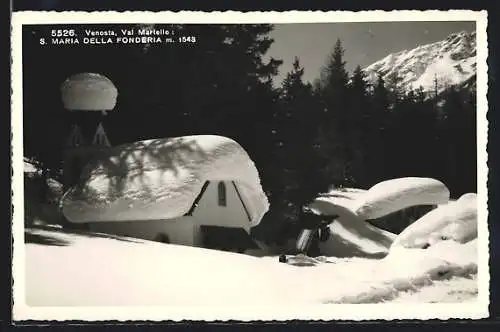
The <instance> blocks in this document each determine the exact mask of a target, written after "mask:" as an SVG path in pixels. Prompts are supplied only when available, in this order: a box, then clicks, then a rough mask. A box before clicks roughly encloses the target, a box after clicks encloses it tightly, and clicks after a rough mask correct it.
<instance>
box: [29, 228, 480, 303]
mask: <svg viewBox="0 0 500 332" xmlns="http://www.w3.org/2000/svg"><path fill="white" fill-rule="evenodd" d="M26 234H27V235H26V239H27V240H26V242H27V244H26V251H25V255H26V265H25V266H26V271H25V278H26V284H25V292H26V304H27V305H30V306H145V305H155V306H176V307H179V306H193V305H194V306H197V305H198V306H210V307H213V306H228V307H229V306H262V305H265V306H267V305H269V306H270V308H271V307H272V306H274V307H276V306H279V308H282V309H284V308H286V307H287V306H290V305H311V304H312V305H314V304H324V303H376V302H382V301H387V300H390V299H393V298H397V297H398V295H399V294H401V293H403V292H407V291H409V290H412V291H418V289H420V288H422V287H425V286H428V285H432V283H433V282H434V281H436V280H442V279H446V278H450V277H452V276H459V277H467V276H470V275H471V274H474V273H476V271H477V265H476V263H475V261H473V257H476V256H477V255H476V248H475V241H471V242H470V243H468V244H466V245H462V244H458V243H456V242H453V241H448V242H450V243H443V244H442V245H441V246H435V247H432V248H429V249H428V250H409V249H404V248H402V249H401V250H399V251H398V252H394V253H391V254H390V255H389V256H387V257H386V258H384V259H381V260H380V259H361V258H353V259H335V258H330V259H328V262H329V263H324V264H319V265H317V266H312V267H299V266H292V265H288V264H282V263H278V259H277V257H264V258H256V257H251V256H247V255H242V254H234V253H228V252H222V251H215V250H209V249H201V248H194V247H187V246H177V245H169V244H162V243H156V242H148V241H142V240H137V239H132V238H124V237H111V236H108V235H105V234H93V233H80V234H76V233H67V231H64V230H50V229H49V228H44V229H28V230H27V233H26ZM191 309H192V308H191ZM166 312H168V310H167V311H166Z"/></svg>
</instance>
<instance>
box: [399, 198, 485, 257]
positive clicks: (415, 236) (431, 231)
mask: <svg viewBox="0 0 500 332" xmlns="http://www.w3.org/2000/svg"><path fill="white" fill-rule="evenodd" d="M476 237H477V201H476V199H475V195H474V194H465V195H464V196H462V197H461V198H460V199H458V200H457V201H454V202H450V203H448V204H446V205H442V206H439V207H438V208H436V209H434V210H432V211H431V212H429V213H427V214H426V215H424V216H423V217H422V218H420V219H419V220H417V221H416V222H414V223H413V224H411V225H410V226H408V227H407V228H406V229H405V230H404V231H403V232H401V234H399V236H398V237H397V238H396V239H395V240H394V243H393V244H392V247H401V246H402V247H407V248H425V247H428V246H432V245H434V244H435V243H437V242H440V241H444V240H454V241H456V242H459V243H466V242H469V241H471V240H474V239H475V238H476ZM391 250H392V249H391Z"/></svg>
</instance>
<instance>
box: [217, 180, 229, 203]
mask: <svg viewBox="0 0 500 332" xmlns="http://www.w3.org/2000/svg"><path fill="white" fill-rule="evenodd" d="M218 192H219V206H226V205H227V199H226V184H225V183H224V182H219V185H218Z"/></svg>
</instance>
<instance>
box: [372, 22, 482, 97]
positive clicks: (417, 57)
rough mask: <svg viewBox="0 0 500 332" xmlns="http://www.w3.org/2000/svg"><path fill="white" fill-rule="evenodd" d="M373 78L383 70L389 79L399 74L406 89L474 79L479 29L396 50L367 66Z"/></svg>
mask: <svg viewBox="0 0 500 332" xmlns="http://www.w3.org/2000/svg"><path fill="white" fill-rule="evenodd" d="M364 71H365V73H366V74H367V80H368V81H369V82H372V83H374V82H376V81H377V77H378V75H379V74H382V76H383V78H384V79H385V80H386V81H387V80H390V78H391V76H393V75H396V76H397V77H399V78H400V79H401V81H400V83H399V84H400V85H401V87H402V88H403V89H404V90H409V89H418V88H419V87H420V86H421V87H422V88H423V89H424V90H425V91H434V90H435V87H436V81H437V88H438V92H440V91H442V90H443V89H445V88H446V87H449V86H452V85H463V84H464V83H466V82H467V83H468V82H471V79H473V78H474V77H475V74H476V32H466V31H462V32H458V33H453V34H451V35H449V36H448V37H447V38H446V39H444V40H441V41H438V42H434V43H431V44H427V45H422V46H418V47H416V48H414V49H412V50H404V51H400V52H397V53H392V54H389V55H388V56H386V57H385V58H383V59H382V60H379V61H377V62H375V63H373V64H371V65H370V66H368V67H366V68H365V69H364Z"/></svg>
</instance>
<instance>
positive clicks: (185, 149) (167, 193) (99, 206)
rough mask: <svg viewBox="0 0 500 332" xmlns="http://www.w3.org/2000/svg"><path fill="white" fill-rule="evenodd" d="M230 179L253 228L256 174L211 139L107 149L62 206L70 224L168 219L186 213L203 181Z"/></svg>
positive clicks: (233, 149)
mask: <svg viewBox="0 0 500 332" xmlns="http://www.w3.org/2000/svg"><path fill="white" fill-rule="evenodd" d="M207 180H208V181H217V180H219V181H220V180H231V181H232V180H234V181H235V182H236V185H237V186H238V189H239V191H240V193H241V196H242V197H243V199H244V200H245V203H246V204H247V208H248V210H249V213H250V215H251V218H252V221H251V225H252V226H255V225H257V224H258V223H259V222H260V220H261V218H262V216H263V215H264V213H265V212H266V211H267V209H268V206H269V204H268V201H267V198H266V196H265V194H264V192H263V190H262V187H261V184H260V179H259V174H258V171H257V169H256V167H255V165H254V163H253V162H252V160H251V159H250V157H249V156H248V154H247V153H246V152H245V150H244V149H243V148H242V147H241V146H240V145H239V144H238V143H236V142H235V141H233V140H231V139H229V138H225V137H220V136H212V135H200V136H185V137H177V138H164V139H153V140H146V141H139V142H135V143H132V144H125V145H121V146H117V147H113V148H110V149H109V151H108V152H106V155H104V156H102V157H100V158H99V159H98V160H95V161H93V162H91V163H90V164H89V165H87V167H85V169H84V170H83V172H82V175H81V179H80V182H81V183H80V184H79V185H78V186H76V187H75V188H72V189H71V190H70V191H69V192H68V193H67V195H66V196H65V198H64V201H63V202H62V209H63V213H64V215H65V216H66V218H68V219H69V220H70V221H72V222H88V221H126V220H151V219H170V218H176V217H179V216H182V215H184V214H185V213H186V212H188V210H189V209H190V207H191V205H192V204H193V202H194V200H195V199H196V197H197V195H198V194H199V193H200V191H201V188H202V186H203V184H204V183H205V182H206V181H207Z"/></svg>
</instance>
